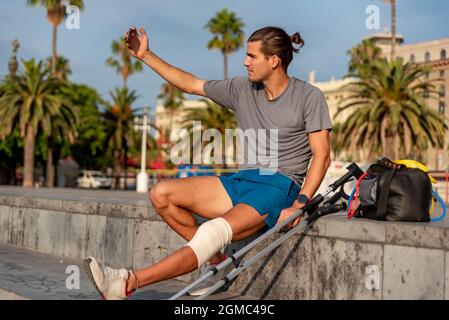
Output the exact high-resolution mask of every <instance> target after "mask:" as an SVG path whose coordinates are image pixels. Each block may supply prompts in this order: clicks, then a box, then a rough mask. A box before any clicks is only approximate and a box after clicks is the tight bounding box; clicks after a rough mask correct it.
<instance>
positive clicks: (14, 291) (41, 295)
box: [0, 244, 254, 300]
mask: <svg viewBox="0 0 449 320" xmlns="http://www.w3.org/2000/svg"><path fill="white" fill-rule="evenodd" d="M70 265H72V266H77V267H78V268H79V271H80V289H73V290H70V289H68V288H67V287H66V279H67V277H68V276H70V274H68V273H67V274H66V268H67V267H68V266H70ZM71 274H73V271H72V273H71ZM186 285H187V284H186V283H184V282H181V281H177V280H168V281H164V282H160V283H157V284H154V285H151V286H148V287H147V288H144V289H141V290H139V292H137V293H136V294H135V295H134V296H132V297H131V298H130V299H131V300H160V299H168V298H169V297H170V296H172V295H173V294H175V293H176V292H177V291H179V290H181V289H182V288H183V287H185V286H186ZM209 298H210V299H214V300H216V299H217V300H234V299H254V298H251V297H242V296H239V295H238V294H234V293H230V292H226V293H219V294H216V295H213V296H211V297H209ZM1 299H32V300H98V299H99V296H98V294H97V292H96V291H95V289H94V287H93V286H92V284H91V283H90V281H89V280H88V278H87V275H86V273H85V271H84V268H83V266H82V261H80V260H73V259H67V258H58V257H55V256H51V255H47V254H42V253H39V252H35V251H31V250H26V249H23V248H20V247H16V246H11V245H5V244H0V300H1ZM184 299H190V297H185V298H184Z"/></svg>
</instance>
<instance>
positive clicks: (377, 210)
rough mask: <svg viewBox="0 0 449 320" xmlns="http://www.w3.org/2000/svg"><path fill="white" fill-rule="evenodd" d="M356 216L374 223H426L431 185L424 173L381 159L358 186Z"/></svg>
mask: <svg viewBox="0 0 449 320" xmlns="http://www.w3.org/2000/svg"><path fill="white" fill-rule="evenodd" d="M358 195H359V199H360V205H359V206H358V208H357V211H356V216H357V217H362V218H368V219H374V220H387V221H408V222H429V221H430V214H429V209H430V205H431V200H432V183H431V181H430V178H429V176H428V175H427V173H426V172H424V171H422V170H420V169H415V168H413V169H412V168H407V167H405V166H403V165H397V164H395V163H394V162H392V161H390V160H388V159H386V158H381V159H379V160H378V161H377V162H376V163H374V164H372V165H371V166H370V167H369V168H368V170H367V172H366V176H365V177H364V178H363V179H362V180H361V181H360V182H359V190H358Z"/></svg>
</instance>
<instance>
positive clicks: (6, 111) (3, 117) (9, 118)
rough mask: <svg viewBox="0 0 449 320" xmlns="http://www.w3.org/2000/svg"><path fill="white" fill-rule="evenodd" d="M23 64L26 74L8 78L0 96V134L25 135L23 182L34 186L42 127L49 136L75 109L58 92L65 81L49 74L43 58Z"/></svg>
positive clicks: (2, 135)
mask: <svg viewBox="0 0 449 320" xmlns="http://www.w3.org/2000/svg"><path fill="white" fill-rule="evenodd" d="M22 64H23V66H24V71H23V73H21V74H19V75H18V76H16V77H15V78H14V80H8V79H7V80H6V81H5V84H4V85H5V89H4V94H3V95H2V96H1V97H0V136H1V137H5V136H8V135H10V134H11V132H13V130H14V129H15V128H19V131H20V135H21V136H22V137H25V146H24V161H23V163H24V181H23V185H24V186H25V187H32V186H33V170H34V150H35V142H36V136H37V134H38V131H39V129H41V130H42V132H43V134H44V135H46V136H49V135H50V134H51V132H52V127H54V125H53V124H54V123H56V122H58V121H59V120H60V117H61V119H63V118H65V117H67V115H68V114H70V115H74V114H76V108H74V107H73V106H72V105H71V104H70V102H69V101H68V100H67V99H66V98H64V97H63V96H61V95H58V94H57V91H58V90H59V89H60V88H61V86H63V83H62V82H61V81H60V80H58V79H55V78H51V77H49V76H48V72H46V71H45V70H44V67H43V62H42V61H40V62H39V63H37V64H36V62H35V61H34V59H32V60H30V61H24V60H22ZM56 119H57V120H56ZM65 120H67V119H63V120H61V121H65Z"/></svg>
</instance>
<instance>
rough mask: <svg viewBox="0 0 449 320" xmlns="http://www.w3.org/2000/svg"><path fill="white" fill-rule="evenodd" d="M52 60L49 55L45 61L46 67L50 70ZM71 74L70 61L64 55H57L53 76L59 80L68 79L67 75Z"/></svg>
mask: <svg viewBox="0 0 449 320" xmlns="http://www.w3.org/2000/svg"><path fill="white" fill-rule="evenodd" d="M52 60H53V58H52V57H50V58H48V59H47V61H46V68H48V70H50V71H51V70H52ZM71 74H72V69H71V68H70V61H69V60H68V59H67V58H66V57H64V56H58V57H57V59H56V70H55V75H54V76H55V77H56V78H58V79H61V80H69V76H70V75H71Z"/></svg>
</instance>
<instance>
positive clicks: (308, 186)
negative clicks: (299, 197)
mask: <svg viewBox="0 0 449 320" xmlns="http://www.w3.org/2000/svg"><path fill="white" fill-rule="evenodd" d="M309 143H310V149H312V162H311V164H310V167H309V170H308V171H307V175H306V179H305V182H304V185H303V186H302V189H301V191H300V193H302V194H305V195H306V196H307V197H308V198H309V199H311V198H312V197H313V195H314V194H315V192H316V191H317V190H318V188H319V187H320V185H321V182H322V181H323V178H324V176H325V175H326V171H327V169H328V168H329V165H330V163H331V160H330V143H329V131H328V130H322V131H317V132H311V133H309Z"/></svg>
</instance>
